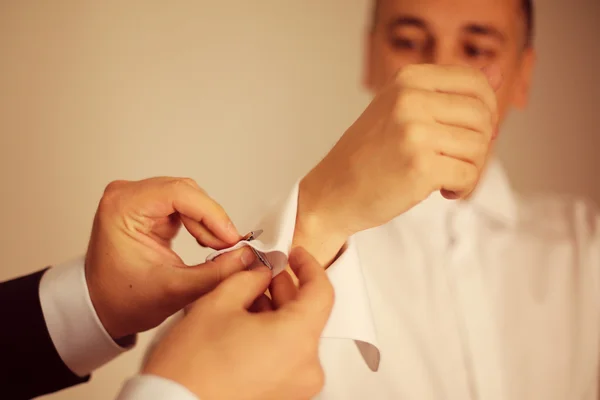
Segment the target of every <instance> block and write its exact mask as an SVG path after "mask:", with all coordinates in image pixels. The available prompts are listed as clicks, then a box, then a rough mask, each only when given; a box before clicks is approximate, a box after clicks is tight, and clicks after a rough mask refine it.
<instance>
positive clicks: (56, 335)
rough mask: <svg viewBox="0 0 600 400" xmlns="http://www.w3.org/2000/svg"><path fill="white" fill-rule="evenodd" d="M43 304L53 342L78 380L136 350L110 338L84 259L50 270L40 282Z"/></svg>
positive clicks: (41, 301)
mask: <svg viewBox="0 0 600 400" xmlns="http://www.w3.org/2000/svg"><path fill="white" fill-rule="evenodd" d="M39 290H40V292H39V295H40V303H41V306H42V312H43V314H44V319H45V321H46V325H47V328H48V333H49V334H50V338H51V339H52V342H53V343H54V346H55V347H56V350H57V352H58V354H59V355H60V357H61V359H62V360H63V362H64V363H65V365H66V366H67V367H68V368H69V369H70V370H71V371H73V373H75V374H76V375H78V376H85V375H88V374H90V373H91V372H92V371H93V370H95V369H97V368H99V367H101V366H102V365H104V364H106V363H107V362H109V361H111V360H112V359H114V358H115V357H117V356H118V355H120V354H121V353H123V352H125V351H127V350H129V349H130V348H131V347H133V345H134V343H135V340H133V341H132V344H131V346H129V347H121V346H119V345H118V344H117V343H115V341H114V340H113V339H112V338H111V337H110V335H109V334H108V333H107V332H106V330H105V329H104V326H103V325H102V323H101V322H100V319H99V318H98V315H97V314H96V310H95V309H94V306H93V304H92V300H91V298H90V294H89V291H88V287H87V282H86V279H85V268H84V258H83V257H81V258H77V259H75V260H72V261H69V262H66V263H64V264H62V265H58V266H55V267H53V268H50V269H49V270H48V271H47V272H46V273H45V274H44V276H43V277H42V280H41V282H40V289H39Z"/></svg>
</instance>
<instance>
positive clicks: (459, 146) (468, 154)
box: [412, 124, 489, 167]
mask: <svg viewBox="0 0 600 400" xmlns="http://www.w3.org/2000/svg"><path fill="white" fill-rule="evenodd" d="M412 129H417V130H420V131H422V135H423V136H424V137H426V138H427V139H426V140H428V141H429V144H428V145H429V146H430V147H431V148H432V149H434V150H435V151H437V152H439V153H440V154H443V155H446V156H449V157H453V158H456V159H458V160H462V161H466V162H469V163H472V164H474V165H475V166H477V167H482V166H483V163H484V161H485V156H486V154H487V152H488V147H489V140H487V139H486V137H485V136H483V135H482V134H480V133H477V132H473V131H472V130H470V129H464V128H458V127H453V126H442V125H440V124H421V125H419V126H417V127H413V128H412ZM417 134H421V133H417Z"/></svg>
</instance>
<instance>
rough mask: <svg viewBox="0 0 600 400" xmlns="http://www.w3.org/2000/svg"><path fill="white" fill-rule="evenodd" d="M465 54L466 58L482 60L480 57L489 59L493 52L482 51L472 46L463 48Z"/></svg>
mask: <svg viewBox="0 0 600 400" xmlns="http://www.w3.org/2000/svg"><path fill="white" fill-rule="evenodd" d="M465 54H466V55H467V57H470V58H482V57H486V58H491V57H492V56H493V55H494V53H493V51H490V50H487V49H483V48H481V47H477V46H473V45H466V46H465Z"/></svg>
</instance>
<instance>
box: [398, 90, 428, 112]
mask: <svg viewBox="0 0 600 400" xmlns="http://www.w3.org/2000/svg"><path fill="white" fill-rule="evenodd" d="M422 104H423V95H422V94H421V92H420V91H418V90H416V89H413V88H404V89H402V90H401V91H400V92H399V93H398V96H397V98H396V110H397V111H398V112H399V114H404V113H406V112H408V111H409V110H412V109H414V108H415V107H418V106H419V105H422Z"/></svg>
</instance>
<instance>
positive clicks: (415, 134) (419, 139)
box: [401, 122, 426, 151]
mask: <svg viewBox="0 0 600 400" xmlns="http://www.w3.org/2000/svg"><path fill="white" fill-rule="evenodd" d="M425 136H426V128H425V126H423V124H421V123H418V122H407V123H405V124H404V125H403V127H402V144H401V145H402V147H403V149H405V150H409V151H416V150H417V149H419V148H421V147H422V145H423V143H424V141H425Z"/></svg>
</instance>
